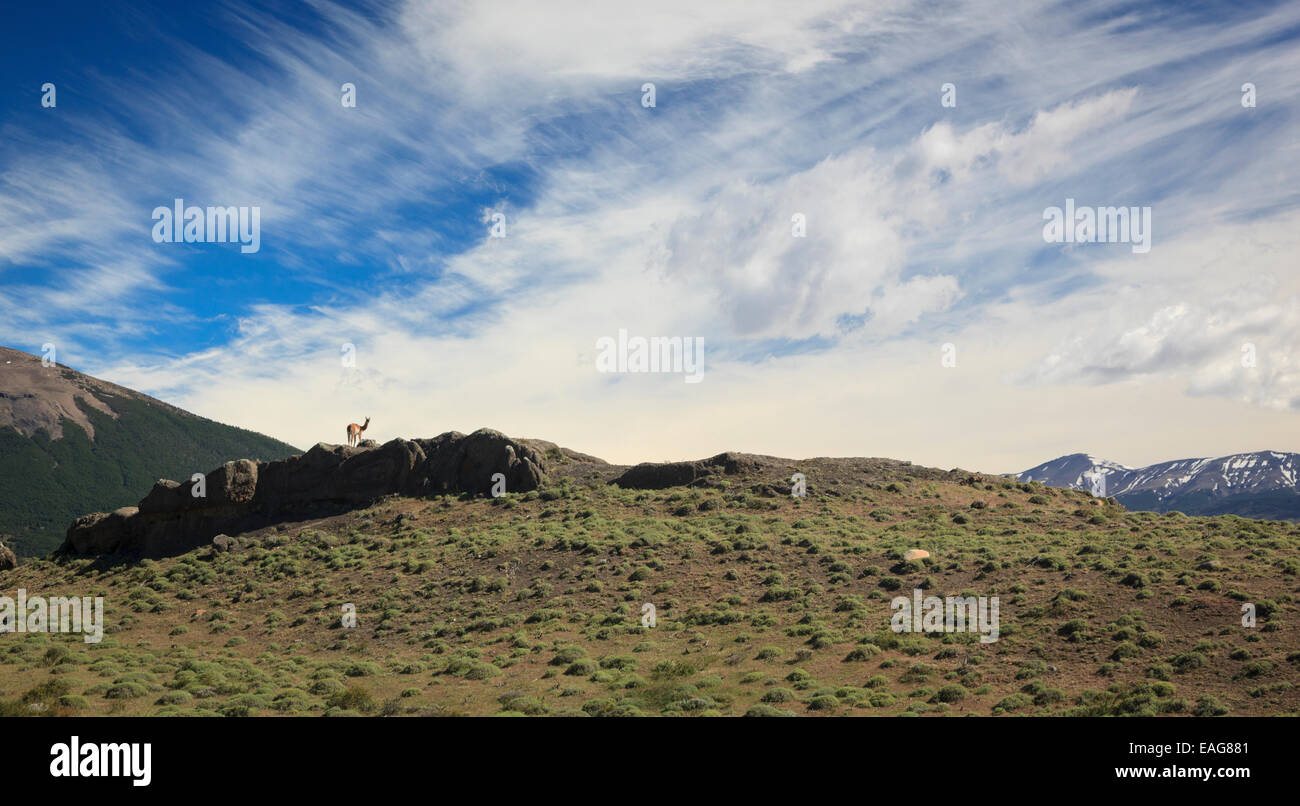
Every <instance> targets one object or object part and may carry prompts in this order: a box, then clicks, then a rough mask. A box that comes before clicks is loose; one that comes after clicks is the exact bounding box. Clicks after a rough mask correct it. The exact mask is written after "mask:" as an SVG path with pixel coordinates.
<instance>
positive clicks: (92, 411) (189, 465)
mask: <svg viewBox="0 0 1300 806" xmlns="http://www.w3.org/2000/svg"><path fill="white" fill-rule="evenodd" d="M6 352H7V353H8V354H11V355H12V354H14V353H15V351H6ZM18 355H22V356H26V354H18ZM32 358H34V357H32ZM58 373H59V375H61V376H62V377H61V378H60V379H59V380H58V382H59V383H65V384H75V386H76V390H77V396H76V397H75V398H69V400H71V401H73V405H75V406H76V407H77V410H76V411H75V412H68V411H66V406H67V404H66V403H65V404H64V405H65V409H64V411H65V412H66V414H67V415H70V416H63V417H60V418H58V422H59V428H58V429H56V430H57V431H61V436H59V437H58V438H52V437H51V434H50V429H49V428H48V427H41V428H38V429H36V430H33V431H31V432H30V433H23V432H21V431H20V430H19V425H18V424H14V423H9V424H7V423H5V422H4V421H3V420H2V419H0V535H3V536H5V537H4V540H5V542H6V543H8V544H10V545H11V547H12V548H13V549H14V551H15V553H17V554H18V555H19V556H20V557H23V556H28V557H30V556H39V555H44V554H46V553H48V552H50V551H52V550H53V549H54V548H56V547H57V546H58V545H59V543H60V542H62V540H63V535H64V532H65V530H66V529H67V527H68V524H69V523H71V522H72V520H73V519H74V518H76V517H78V516H80V515H84V514H86V513H87V512H96V511H107V510H112V509H116V508H118V507H121V506H128V505H133V504H135V503H137V502H138V501H139V500H140V496H141V495H142V493H141V490H144V491H147V490H148V489H149V488H150V487H151V486H152V485H153V483H154V482H155V481H157V480H158V479H160V478H170V479H186V478H189V477H190V475H191V474H193V473H195V472H207V471H208V470H211V469H212V468H213V467H215V466H217V465H219V464H221V463H222V462H226V461H230V460H232V459H241V458H246V457H249V458H261V459H266V460H270V459H278V458H282V457H284V456H288V455H291V454H294V453H298V450H297V449H296V448H294V447H293V446H291V445H288V444H286V443H283V442H280V441H278V440H275V439H271V438H270V437H267V436H264V435H262V434H258V433H255V432H252V431H246V430H244V429H241V428H234V427H232V426H228V425H223V424H221V423H217V422H214V421H212V420H207V419H204V418H202V417H198V416H196V415H193V414H190V413H188V412H185V411H182V410H181V409H177V408H175V407H172V406H168V405H166V404H164V403H162V402H160V401H157V400H154V399H152V398H149V397H147V396H145V395H140V394H138V393H129V391H128V390H124V389H121V387H112V386H111V385H110V384H105V383H103V382H101V381H96V380H95V379H93V378H89V376H85V375H81V374H80V373H76V372H74V371H72V370H69V369H66V368H64V367H59V368H58ZM11 380H12V378H11ZM9 386H11V387H16V386H17V384H16V383H11V384H9ZM29 388H30V385H29ZM108 389H112V390H113V392H117V393H116V394H115V393H113V392H109V391H106V390H108ZM0 395H3V396H5V397H6V400H19V401H22V402H25V403H27V404H29V405H28V409H30V408H32V407H33V406H36V405H39V404H40V403H41V402H42V400H43V398H44V397H46V395H44V394H43V393H42V392H41V391H40V390H37V391H22V389H21V388H19V391H15V390H14V389H13V388H10V389H5V390H0ZM87 396H93V397H94V402H93V403H92V402H89V401H88V399H87ZM95 403H99V404H101V405H103V406H104V407H106V408H108V409H110V410H111V412H112V414H109V413H105V412H104V411H100V410H99V407H98V406H96V405H95ZM114 414H115V415H116V416H113V415H114ZM82 418H84V421H85V422H86V423H87V424H88V425H89V426H90V431H91V432H92V433H93V434H94V436H93V438H92V437H91V436H90V434H89V433H88V431H87V429H86V428H85V427H83V425H81V424H79V423H77V422H74V419H82ZM15 419H17V418H15Z"/></svg>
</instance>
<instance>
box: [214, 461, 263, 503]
mask: <svg viewBox="0 0 1300 806" xmlns="http://www.w3.org/2000/svg"><path fill="white" fill-rule="evenodd" d="M257 476H258V467H257V462H254V461H253V460H252V459H239V460H238V461H234V462H226V463H225V464H224V465H222V466H221V467H219V468H217V469H216V470H214V471H212V472H211V473H209V474H208V475H207V490H206V492H207V496H206V501H205V504H206V505H207V506H222V505H226V504H247V503H248V502H249V501H252V500H253V496H254V494H256V492H257ZM199 500H203V499H199Z"/></svg>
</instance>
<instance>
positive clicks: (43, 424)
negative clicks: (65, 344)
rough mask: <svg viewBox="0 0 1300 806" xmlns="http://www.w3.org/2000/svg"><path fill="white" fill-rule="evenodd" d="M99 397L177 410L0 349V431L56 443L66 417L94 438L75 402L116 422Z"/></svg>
mask: <svg viewBox="0 0 1300 806" xmlns="http://www.w3.org/2000/svg"><path fill="white" fill-rule="evenodd" d="M105 398H108V399H109V400H111V399H113V398H127V399H133V400H141V401H145V402H147V403H150V404H154V405H158V406H166V407H167V408H169V409H173V410H175V411H180V410H179V409H175V407H172V406H167V404H166V403H163V402H162V401H160V400H155V399H154V398H151V397H149V396H148V395H143V394H141V393H139V392H135V391H133V390H131V389H127V388H126V387H124V386H118V385H117V384H115V383H110V382H108V381H104V380H100V379H99V378H94V377H91V376H90V375H86V374H83V373H81V372H77V371H76V370H74V369H71V368H69V367H66V366H64V365H63V364H51V365H49V366H45V365H44V364H43V363H42V361H41V357H40V356H37V355H32V354H31V353H25V352H23V351H21V350H15V349H12V348H10V347H0V428H3V427H4V426H6V425H8V426H13V428H14V429H15V430H16V431H17V432H18V433H20V434H22V435H23V436H26V437H30V436H32V435H34V434H35V433H36V432H37V431H42V430H43V431H45V432H46V433H47V434H49V436H50V439H61V438H62V437H63V420H64V419H66V420H67V421H68V422H71V423H75V424H77V425H78V426H80V427H81V428H82V429H84V430H85V432H86V435H87V436H88V437H90V438H91V439H94V437H95V428H94V425H93V424H92V423H91V422H90V418H89V417H87V416H86V412H85V411H84V410H83V409H82V407H81V405H78V401H81V402H82V403H83V404H84V405H85V406H86V407H88V408H91V409H94V410H96V411H99V412H101V413H103V414H107V415H108V416H110V417H113V418H114V419H116V418H117V416H118V413H117V412H116V411H114V409H113V407H112V405H111V404H110V403H108V402H106V401H105Z"/></svg>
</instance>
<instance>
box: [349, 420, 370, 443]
mask: <svg viewBox="0 0 1300 806" xmlns="http://www.w3.org/2000/svg"><path fill="white" fill-rule="evenodd" d="M369 427H370V418H369V417H367V418H366V421H365V423H363V424H361V425H357V424H356V423H349V424H348V445H352V446H355V445H357V444H358V443H360V442H361V432H362V431H365V430H366V429H367V428H369Z"/></svg>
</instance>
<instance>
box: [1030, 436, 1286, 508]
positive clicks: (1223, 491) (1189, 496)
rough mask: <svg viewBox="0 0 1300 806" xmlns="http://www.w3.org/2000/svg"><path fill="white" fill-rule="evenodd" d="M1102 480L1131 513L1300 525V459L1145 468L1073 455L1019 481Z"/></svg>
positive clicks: (1254, 456) (1268, 457)
mask: <svg viewBox="0 0 1300 806" xmlns="http://www.w3.org/2000/svg"><path fill="white" fill-rule="evenodd" d="M1098 475H1099V476H1101V477H1102V479H1103V481H1104V488H1102V489H1100V491H1101V492H1102V493H1103V494H1104V495H1108V496H1114V497H1115V498H1116V499H1117V500H1118V501H1119V502H1120V503H1121V504H1123V505H1124V506H1126V507H1128V508H1129V509H1148V510H1154V511H1156V512H1168V511H1170V510H1178V511H1180V512H1185V513H1187V514H1189V515H1228V514H1231V515H1241V516H1242V517H1247V518H1266V519H1274V520H1291V521H1300V454H1297V453H1283V452H1281V451H1256V452H1254V453H1234V454H1232V455H1231V456H1220V457H1218V458H1216V459H1176V460H1174V461H1172V462H1161V463H1159V464H1154V465H1148V466H1147V467H1139V468H1131V467H1125V466H1124V465H1121V464H1119V463H1117V462H1110V461H1106V460H1104V459H1098V458H1096V457H1093V456H1090V455H1088V454H1083V453H1072V454H1070V455H1068V456H1062V457H1060V458H1058V459H1053V460H1052V461H1050V462H1044V463H1043V464H1041V465H1038V466H1037V467H1031V468H1030V469H1028V470H1026V471H1025V472H1023V473H1021V474H1019V478H1020V480H1021V481H1039V482H1042V483H1043V484H1046V485H1048V486H1050V487H1071V488H1074V489H1080V490H1091V489H1094V486H1100V485H1095V484H1094V478H1095V477H1096V476H1098Z"/></svg>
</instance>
